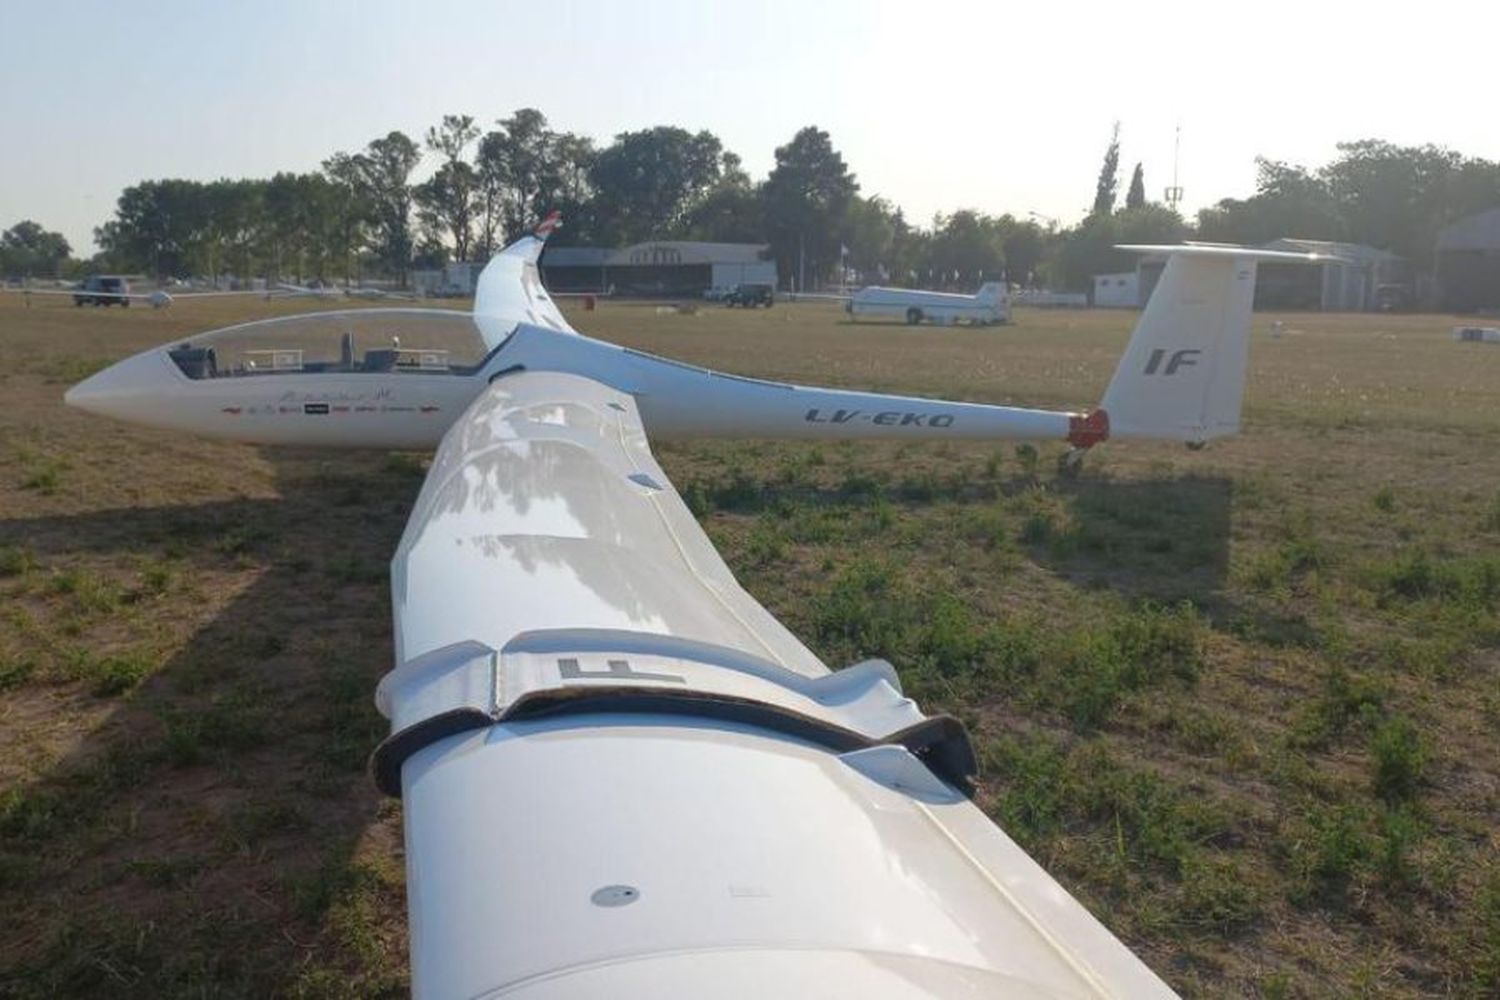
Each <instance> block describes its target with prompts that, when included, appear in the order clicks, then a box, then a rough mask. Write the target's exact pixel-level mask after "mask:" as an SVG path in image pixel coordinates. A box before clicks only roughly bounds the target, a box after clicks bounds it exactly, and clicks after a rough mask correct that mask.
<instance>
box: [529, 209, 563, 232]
mask: <svg viewBox="0 0 1500 1000" xmlns="http://www.w3.org/2000/svg"><path fill="white" fill-rule="evenodd" d="M560 225H562V213H561V212H559V211H557V210H556V209H553V210H552V211H551V212H548V213H547V217H546V218H545V219H543V220H542V224H541V225H539V226H537V227H536V230H535V235H536V236H538V237H540V238H541V239H546V238H547V237H548V236H551V235H552V230H554V229H556V228H557V227H558V226H560Z"/></svg>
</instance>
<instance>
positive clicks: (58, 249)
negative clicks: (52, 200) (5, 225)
mask: <svg viewBox="0 0 1500 1000" xmlns="http://www.w3.org/2000/svg"><path fill="white" fill-rule="evenodd" d="M72 253H73V248H72V247H70V246H68V241H67V240H66V239H65V238H64V237H63V234H62V233H54V232H50V231H49V230H46V229H43V228H42V227H41V225H39V224H38V223H36V222H33V221H32V220H30V219H23V220H21V221H20V222H18V223H16V224H15V225H14V226H11V227H10V228H9V229H7V230H6V231H5V232H4V233H0V274H19V275H22V276H24V277H28V278H29V277H32V276H34V275H56V274H57V273H58V270H59V269H60V268H61V267H62V266H63V265H64V264H66V263H67V261H68V258H69V257H70V256H72Z"/></svg>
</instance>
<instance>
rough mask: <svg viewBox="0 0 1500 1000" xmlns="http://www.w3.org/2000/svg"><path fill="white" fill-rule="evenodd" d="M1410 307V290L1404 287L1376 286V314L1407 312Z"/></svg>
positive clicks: (1393, 285)
mask: <svg viewBox="0 0 1500 1000" xmlns="http://www.w3.org/2000/svg"><path fill="white" fill-rule="evenodd" d="M1411 306H1412V295H1411V289H1410V288H1409V287H1407V286H1406V285H1395V284H1391V285H1376V286H1375V309H1376V311H1377V312H1383V313H1389V312H1407V311H1409V310H1410V309H1411Z"/></svg>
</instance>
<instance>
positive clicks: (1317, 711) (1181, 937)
mask: <svg viewBox="0 0 1500 1000" xmlns="http://www.w3.org/2000/svg"><path fill="white" fill-rule="evenodd" d="M65 303H66V300H63V302H62V303H58V302H48V303H41V302H38V303H37V304H35V305H34V307H32V308H27V307H25V305H24V304H23V303H22V302H21V301H19V299H18V298H17V297H14V296H0V389H3V399H4V401H5V403H4V406H3V407H0V904H3V905H0V995H6V996H18V997H26V996H99V995H109V996H141V997H147V996H149V997H160V996H216V997H217V996H229V997H232V996H246V997H251V996H254V997H259V996H317V997H329V996H350V997H353V996H359V997H368V996H381V995H392V996H397V995H402V994H404V993H405V991H406V965H405V963H406V940H405V902H404V896H403V885H402V879H403V865H404V860H403V858H402V855H401V830H400V807H399V804H398V803H394V802H391V801H388V800H384V799H382V798H381V797H380V796H379V795H378V794H377V793H376V791H375V790H374V788H373V786H372V784H371V782H370V780H369V778H368V776H367V775H366V773H365V770H364V767H365V758H366V755H367V753H368V752H369V750H370V749H371V748H372V747H373V746H374V744H375V743H376V742H377V741H378V740H379V738H380V737H381V735H383V732H384V726H383V723H382V720H381V719H380V718H379V717H378V715H377V714H376V713H375V711H374V709H373V707H372V704H371V695H372V693H373V690H374V686H375V682H376V681H377V680H378V679H379V677H380V675H381V673H383V672H384V671H385V670H386V669H388V668H389V667H390V666H391V663H390V656H391V653H390V650H391V644H390V632H389V629H390V608H389V600H388V596H387V591H386V563H387V560H388V559H389V556H390V554H391V552H392V551H393V549H394V547H395V543H396V539H397V538H398V536H399V534H400V531H401V528H402V525H403V524H404V520H405V517H406V513H407V510H408V508H409V506H410V504H411V502H412V500H413V499H414V498H415V495H416V492H417V489H418V488H419V486H420V484H421V479H422V475H423V469H424V463H425V459H426V456H420V455H386V454H377V453H371V454H332V453H319V452H298V451H289V450H271V449H261V448H256V447H250V446H242V445H234V444H226V443H219V442H210V441H203V440H198V439H194V438H191V437H185V436H180V435H172V434H165V433H157V432H152V431H146V430H138V429H133V428H128V427H124V426H120V425H115V424H111V423H108V422H105V421H102V420H99V419H96V418H92V417H89V416H87V415H84V414H81V413H76V412H73V411H70V410H68V409H66V408H65V407H63V406H62V404H61V396H62V392H63V390H64V389H65V388H66V387H67V386H68V385H69V384H71V383H72V382H74V381H77V380H78V379H80V378H82V377H83V376H84V375H86V374H88V373H89V372H91V371H93V370H96V369H97V368H99V367H101V366H102V365H104V364H107V363H108V362H110V361H113V360H115V359H118V358H120V357H122V356H124V355H126V354H129V353H132V352H134V351H137V350H141V349H144V348H146V347H149V346H152V345H155V344H158V343H162V342H165V341H168V340H170V339H172V338H175V337H180V336H184V335H186V334H189V333H193V332H198V331H201V330H204V329H208V328H213V327H217V326H223V325H227V324H229V323H231V322H238V321H242V320H245V319H248V318H254V317H256V316H262V315H272V314H282V313H287V312H294V311H300V310H305V309H307V308H309V303H306V302H300V303H285V302H283V303H268V302H264V301H261V300H256V299H250V300H244V301H229V300H218V301H202V302H191V303H189V302H183V303H179V304H178V305H176V306H174V307H173V308H172V309H170V310H167V311H162V312H154V311H150V310H146V309H141V308H132V309H129V310H121V309H92V308H88V309H75V308H73V307H72V306H71V305H67V304H65ZM573 318H574V321H575V323H576V324H577V325H578V326H579V327H580V328H581V329H584V330H586V331H587V332H589V333H591V334H593V335H596V336H599V337H602V338H604V339H608V340H613V341H617V342H620V343H625V344H628V345H631V346H634V347H639V348H642V349H645V350H650V351H655V352H658V353H662V354H665V355H668V356H671V357H676V358H680V359H682V360H685V361H690V362H695V363H700V364H706V365H712V366H714V367H717V368H722V369H725V370H729V371H734V372H740V373H744V374H750V375H762V376H769V377H775V378H783V379H795V380H800V381H810V382H821V383H831V384H841V385H850V386H864V387H873V388H879V389H887V390H897V391H904V392H912V393H918V394H927V395H942V396H946V397H950V398H958V399H972V400H979V401H987V402H1015V403H1027V404H1037V405H1066V406H1077V407H1083V406H1086V405H1087V404H1088V403H1089V402H1090V401H1092V400H1094V399H1097V398H1098V396H1099V394H1100V393H1101V392H1102V390H1103V387H1104V384H1105V382H1106V381H1107V380H1108V377H1109V374H1110V373H1111V371H1112V370H1113V366H1114V363H1115V360H1116V358H1117V356H1118V353H1119V351H1120V349H1121V348H1122V347H1123V344H1124V341H1125V337H1126V335H1127V334H1128V331H1129V327H1130V325H1131V323H1132V321H1133V316H1131V315H1130V314H1125V313H1108V312H1097V313H1084V312H1053V313H1045V312H1023V313H1022V314H1021V315H1020V317H1019V319H1020V322H1019V323H1018V324H1017V325H1015V326H1013V327H1008V328H999V329H986V330H967V329H958V330H940V329H933V328H930V327H928V328H920V329H908V328H905V327H900V326H877V325H860V326H854V325H850V324H848V323H846V322H845V321H844V316H843V314H842V313H841V312H839V311H838V310H837V309H835V308H833V307H828V306H814V305H799V306H794V307H786V306H778V307H776V308H774V309H771V310H766V311H757V312H744V311H739V310H734V311H730V310H722V309H717V308H705V309H703V310H700V311H699V312H698V313H697V314H696V315H680V316H679V315H659V314H658V313H657V312H656V311H655V310H654V309H652V308H650V307H643V306H632V305H628V304H623V303H605V304H604V305H603V306H602V307H601V308H600V309H599V310H598V311H597V312H590V313H584V312H581V311H580V312H577V313H575V315H574V317H573ZM1273 319H1280V320H1281V321H1282V322H1283V324H1284V331H1283V332H1282V334H1281V336H1280V337H1277V338H1272V337H1271V336H1270V335H1269V333H1268V331H1269V328H1270V324H1271V321H1272V320H1273ZM1454 322H1455V320H1453V319H1451V318H1448V317H1437V316H1363V315H1360V316H1342V315H1329V316H1323V315H1302V314H1299V315H1288V316H1279V317H1273V316H1268V315H1257V317H1256V320H1255V333H1254V335H1253V342H1252V349H1251V367H1252V373H1251V377H1250V384H1249V391H1248V394H1247V407H1246V418H1245V433H1244V434H1243V435H1242V436H1240V437H1238V438H1236V439H1233V440H1230V441H1224V442H1218V443H1215V444H1214V445H1212V446H1211V447H1210V448H1208V449H1207V450H1205V451H1203V452H1198V453H1189V452H1187V451H1184V450H1181V449H1175V448H1168V447H1164V446H1150V445H1136V444H1129V445H1126V444H1111V445H1107V446H1105V447H1104V448H1102V449H1099V450H1098V451H1097V453H1095V454H1093V455H1091V456H1090V458H1089V460H1088V463H1087V465H1086V468H1085V471H1084V473H1083V474H1082V475H1081V476H1080V477H1079V478H1076V479H1066V478H1061V477H1059V476H1058V475H1057V474H1056V473H1055V471H1054V470H1055V459H1056V457H1057V455H1058V454H1059V453H1060V451H1061V449H1060V448H1059V447H1057V446H1053V445H1046V444H1043V445H1039V446H1038V448H1036V449H1031V448H1025V447H1023V448H1020V449H1017V448H1012V447H1008V446H1007V447H986V446H945V445H930V446H924V447H914V446H905V447H903V446H897V445H885V444H877V445H868V444H864V445H859V446H852V445H851V446H841V445H840V446H830V445H821V446H819V445H805V444H797V445H790V444H770V443H762V442H753V441H752V442H726V443H694V444H691V445H687V444H674V443H671V442H665V443H662V444H660V445H659V447H658V453H659V455H660V457H661V460H662V464H663V466H664V467H665V468H666V470H667V472H668V473H669V475H671V477H672V479H673V481H674V483H675V484H676V485H677V487H678V489H679V490H680V491H681V492H682V493H683V495H684V497H685V498H686V499H687V500H688V502H689V504H690V505H691V506H692V507H693V508H694V510H695V512H697V513H698V514H699V516H700V518H701V519H702V520H703V522H704V524H705V527H706V528H707V530H708V531H709V534H710V535H711V537H712V538H713V539H714V541H715V543H716V544H717V545H718V546H719V548H720V550H721V551H722V552H723V553H724V554H725V557H726V559H727V560H728V562H729V563H730V565H731V567H732V568H734V570H735V571H736V573H737V574H738V575H739V576H740V578H741V580H742V581H743V582H744V583H745V584H746V586H747V587H748V588H749V589H750V590H751V592H752V593H754V594H755V595H756V596H757V597H758V598H759V599H760V600H761V601H762V602H763V603H765V604H766V605H767V607H769V608H770V609H771V610H772V611H773V612H774V613H775V614H777V615H778V616H779V617H780V618H782V620H783V621H785V622H786V623H787V624H788V625H789V626H790V627H791V628H792V629H793V630H794V631H796V632H797V633H798V634H799V635H800V636H802V637H803V638H804V639H805V640H807V641H808V642H809V644H810V645H811V646H812V647H813V648H814V649H815V650H816V651H818V652H819V653H820V654H821V655H822V656H823V657H824V658H825V659H826V660H827V661H828V662H829V663H830V664H831V665H836V666H837V665H842V664H844V663H848V662H852V661H853V660H855V659H857V658H860V657H864V656H883V657H886V658H887V659H890V660H891V661H892V662H893V663H895V664H896V666H897V667H898V668H899V669H900V670H901V671H902V675H903V677H904V678H905V680H906V682H907V686H908V689H909V690H911V691H912V692H913V693H914V694H916V695H917V696H918V697H919V698H921V699H922V700H923V702H924V706H925V707H927V708H928V709H930V710H932V709H946V710H949V711H953V712H956V713H958V714H960V715H961V716H962V717H964V718H965V719H966V721H967V722H968V723H969V724H970V726H971V728H972V729H973V731H974V733H975V735H976V738H977V741H978V743H979V745H980V747H981V751H982V755H983V758H984V767H985V773H984V779H983V782H982V788H981V795H980V801H981V803H982V804H983V805H984V806H985V808H986V809H987V810H988V811H989V812H990V814H991V815H992V816H994V817H995V818H996V820H997V821H998V822H1000V823H1001V824H1002V825H1003V826H1004V827H1005V828H1006V829H1007V830H1008V831H1009V832H1010V833H1011V834H1012V835H1013V836H1014V837H1016V838H1017V839H1018V840H1019V841H1020V842H1021V843H1022V844H1023V846H1025V847H1026V848H1027V849H1028V850H1030V851H1031V852H1032V853H1033V854H1034V855H1035V856H1036V857H1038V859H1039V860H1041V861H1042V862H1043V863H1044V864H1046V865H1047V866H1048V867H1049V868H1050V869H1051V870H1052V871H1053V872H1054V873H1056V874H1057V876H1058V877H1059V878H1060V879H1061V880H1062V881H1063V882H1064V884H1065V885H1067V886H1068V887H1069V888H1070V889H1071V890H1072V891H1074V892H1076V893H1078V894H1079V895H1080V897H1081V898H1083V899H1084V900H1085V901H1086V902H1087V903H1088V904H1089V905H1090V906H1091V907H1092V908H1093V909H1094V911H1095V912H1096V913H1097V914H1098V915H1099V917H1100V918H1101V919H1102V920H1103V921H1104V922H1105V923H1106V924H1107V925H1108V926H1110V927H1111V928H1112V929H1113V930H1114V931H1115V932H1116V933H1118V934H1120V935H1121V936H1122V937H1123V938H1124V939H1125V940H1126V941H1127V942H1128V943H1129V944H1130V945H1131V946H1132V947H1134V948H1136V949H1138V950H1139V951H1140V952H1141V953H1142V954H1143V955H1144V956H1145V957H1146V958H1147V960H1148V961H1149V962H1150V963H1151V964H1152V966H1153V967H1154V968H1156V969H1157V970H1158V971H1159V972H1160V973H1161V974H1162V975H1163V976H1164V977H1165V978H1166V979H1167V980H1168V981H1169V982H1170V983H1171V984H1172V985H1173V986H1174V987H1176V988H1177V989H1179V990H1180V991H1181V992H1183V993H1184V994H1186V995H1189V996H1242V995H1252V994H1259V995H1265V996H1297V997H1304V996H1305V997H1325V996H1355V995H1368V996H1397V997H1404V996H1419V995H1437V996H1492V995H1496V992H1497V991H1500V861H1497V857H1500V850H1497V848H1500V834H1497V829H1500V823H1497V821H1500V737H1497V735H1496V732H1497V724H1500V648H1497V647H1500V615H1497V611H1500V348H1496V347H1491V346H1486V345H1477V344H1457V343H1454V342H1453V341H1452V340H1451V339H1450V336H1449V331H1450V329H1451V327H1452V325H1453V324H1454Z"/></svg>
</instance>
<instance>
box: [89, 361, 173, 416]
mask: <svg viewBox="0 0 1500 1000" xmlns="http://www.w3.org/2000/svg"><path fill="white" fill-rule="evenodd" d="M167 364H170V362H168V361H167V360H166V359H165V358H164V357H162V356H161V354H160V352H157V351H148V352H146V353H145V354H137V355H135V356H134V357H130V358H126V359H125V360H124V361H120V362H117V363H116V364H113V365H110V366H109V367H108V368H106V369H104V370H103V371H101V372H98V373H96V374H94V375H90V376H89V377H88V378H86V379H84V380H83V381H82V382H79V383H78V384H77V385H75V386H73V388H71V389H69V390H68V391H67V392H65V393H64V394H63V402H64V403H66V404H68V405H69V406H72V407H75V408H77V409H80V410H85V411H87V412H89V413H95V414H98V415H99V416H101V417H113V418H114V419H116V420H129V421H132V422H135V423H151V422H152V421H151V415H152V414H153V413H154V412H158V411H159V409H160V406H161V404H162V396H163V394H164V393H165V392H168V391H169V390H170V389H171V387H172V382H171V373H170V372H169V371H167V369H166V367H165V365H167Z"/></svg>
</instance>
